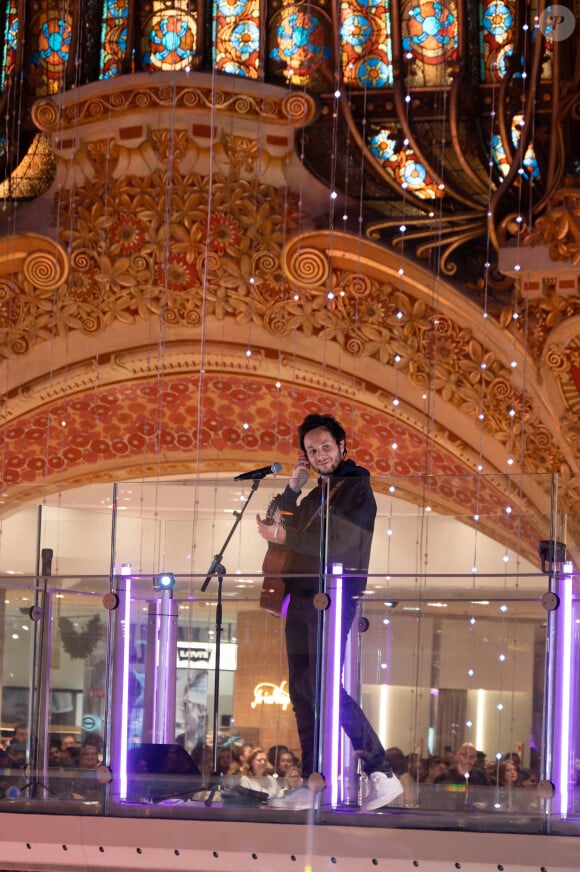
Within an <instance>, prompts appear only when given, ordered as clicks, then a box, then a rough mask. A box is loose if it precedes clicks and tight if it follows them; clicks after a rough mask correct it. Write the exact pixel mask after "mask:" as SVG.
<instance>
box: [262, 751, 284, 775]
mask: <svg viewBox="0 0 580 872" xmlns="http://www.w3.org/2000/svg"><path fill="white" fill-rule="evenodd" d="M287 751H288V745H272V747H271V748H268V753H267V755H266V756H267V757H268V763H269V764H270V766H271V768H272V772H278V762H279V760H280V755H281V754H284V753H286V752H287Z"/></svg>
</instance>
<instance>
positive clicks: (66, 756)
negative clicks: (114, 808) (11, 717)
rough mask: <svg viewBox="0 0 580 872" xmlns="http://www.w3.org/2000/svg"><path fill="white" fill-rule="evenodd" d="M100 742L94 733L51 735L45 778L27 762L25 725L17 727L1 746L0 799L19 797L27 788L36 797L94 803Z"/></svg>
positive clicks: (99, 793)
mask: <svg viewBox="0 0 580 872" xmlns="http://www.w3.org/2000/svg"><path fill="white" fill-rule="evenodd" d="M102 752H103V741H102V738H101V737H100V736H99V735H97V734H87V735H86V736H82V737H81V739H80V741H79V738H78V737H77V736H76V735H73V734H72V733H67V734H64V735H60V736H53V737H52V738H51V739H50V742H49V747H48V751H47V768H48V771H47V773H46V775H45V774H44V772H42V773H41V772H35V771H32V769H31V768H30V766H29V761H28V725H27V724H25V723H21V724H17V725H16V726H15V727H14V730H13V734H12V736H10V737H9V738H8V739H7V740H6V741H4V742H3V743H2V744H1V745H0V770H2V774H1V775H0V796H18V795H19V793H20V791H22V790H23V789H25V788H26V789H27V790H29V791H30V793H31V794H34V795H36V796H38V795H43V796H45V797H48V798H50V797H52V798H59V799H76V800H85V801H86V800H89V801H96V800H100V799H101V798H102V786H101V784H100V783H99V781H98V777H97V769H98V767H99V766H100V764H101V763H102Z"/></svg>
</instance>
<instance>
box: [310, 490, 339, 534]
mask: <svg viewBox="0 0 580 872" xmlns="http://www.w3.org/2000/svg"><path fill="white" fill-rule="evenodd" d="M343 483H344V478H340V479H339V480H338V481H337V482H336V484H335V485H333V487H332V488H331V491H330V493H329V494H328V500H327V502H330V499H331V497H332V496H333V495H334V494H335V493H336V492H337V490H338V489H339V487H340V486H341V484H343ZM323 505H324V501H323V502H322V503H321V504H320V505H319V506H318V508H317V509H316V511H315V512H314V514H313V515H312V517H311V518H310V519H309V520H308V523H307V524H305V526H304V527H303V528H302V530H303V531H304V530H307V529H308V528H309V526H310V525H311V524H313V523H314V521H315V520H316V518H318V516H319V515H320V513H321V512H322V507H323Z"/></svg>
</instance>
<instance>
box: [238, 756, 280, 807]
mask: <svg viewBox="0 0 580 872" xmlns="http://www.w3.org/2000/svg"><path fill="white" fill-rule="evenodd" d="M240 787H245V788H246V789H248V790H257V791H260V792H261V793H264V794H267V796H268V798H269V799H275V798H277V797H282V796H283V794H284V791H283V789H282V787H281V785H280V781H279V779H278V778H274V776H273V774H272V769H271V767H270V764H269V763H268V757H267V755H266V752H265V751H264V750H262V748H256V749H254V751H252V753H251V754H250V758H249V760H248V762H247V763H245V764H244V766H243V767H242V775H241V778H240Z"/></svg>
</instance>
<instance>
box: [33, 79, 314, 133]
mask: <svg viewBox="0 0 580 872" xmlns="http://www.w3.org/2000/svg"><path fill="white" fill-rule="evenodd" d="M163 111H165V112H171V113H176V114H177V115H179V116H182V115H183V114H186V115H187V117H188V118H189V121H190V123H191V122H192V121H193V119H194V118H195V117H196V115H197V116H199V115H203V117H204V118H206V119H207V120H208V121H210V120H211V117H212V115H213V114H214V113H215V117H216V118H218V119H219V118H220V117H237V118H243V119H245V120H248V121H252V122H253V123H262V124H264V123H268V124H274V125H276V126H278V127H279V126H283V127H285V128H288V127H291V128H298V127H304V126H305V125H308V124H311V123H312V121H314V119H315V117H316V115H317V106H316V103H315V101H314V100H313V98H312V97H311V96H310V95H309V94H307V93H306V92H305V91H290V92H288V91H287V90H286V89H284V88H278V87H275V86H272V85H269V86H265V85H259V84H258V83H254V82H248V81H244V82H243V90H242V87H241V86H240V84H239V83H238V82H237V81H236V79H235V78H234V77H231V78H229V77H228V78H223V77H221V78H220V79H219V84H216V82H215V80H212V77H211V76H207V75H203V74H200V73H196V74H195V77H193V76H191V77H190V76H188V74H187V73H175V74H164V73H157V74H156V75H155V76H154V77H151V76H148V75H147V74H145V73H141V74H135V75H132V76H131V78H130V79H129V81H127V79H126V78H125V77H120V78H118V79H108V80H107V81H105V82H95V83H93V84H92V85H90V86H86V87H85V88H82V89H75V90H71V91H66V92H64V93H63V94H60V95H58V96H55V97H52V98H50V99H44V98H43V99H40V100H38V101H37V102H36V103H35V104H34V106H33V108H32V120H33V122H34V123H35V124H36V125H37V126H38V127H39V128H40V130H44V131H47V132H50V133H56V134H59V135H60V134H62V132H63V131H64V130H75V131H76V130H79V129H82V128H83V127H84V126H87V125H94V124H99V123H103V122H107V123H110V122H111V121H112V120H115V119H117V120H118V119H122V120H123V121H126V120H127V116H131V115H132V114H138V115H139V117H143V116H145V115H146V114H147V113H155V114H158V113H159V112H163ZM210 135H211V130H210V129H208V136H210Z"/></svg>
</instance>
